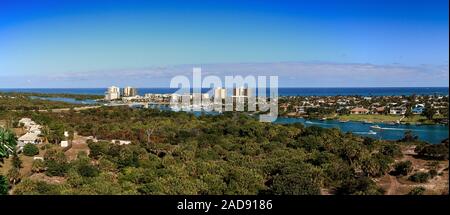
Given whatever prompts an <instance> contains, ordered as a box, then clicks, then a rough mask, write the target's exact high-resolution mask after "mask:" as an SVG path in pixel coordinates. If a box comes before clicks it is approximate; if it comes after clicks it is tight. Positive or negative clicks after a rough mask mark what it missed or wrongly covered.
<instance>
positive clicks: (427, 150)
mask: <svg viewBox="0 0 450 215" xmlns="http://www.w3.org/2000/svg"><path fill="white" fill-rule="evenodd" d="M417 156H418V157H420V158H424V159H431V160H448V156H449V150H448V143H447V144H445V143H441V144H434V145H426V146H424V147H422V148H420V149H419V150H418V152H417Z"/></svg>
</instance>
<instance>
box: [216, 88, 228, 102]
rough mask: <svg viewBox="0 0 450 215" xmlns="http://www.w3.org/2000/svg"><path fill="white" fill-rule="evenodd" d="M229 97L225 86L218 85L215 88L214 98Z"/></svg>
mask: <svg viewBox="0 0 450 215" xmlns="http://www.w3.org/2000/svg"><path fill="white" fill-rule="evenodd" d="M226 97H227V90H226V89H225V88H221V87H218V88H216V89H214V98H220V99H225V98H226Z"/></svg>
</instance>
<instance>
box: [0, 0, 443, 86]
mask: <svg viewBox="0 0 450 215" xmlns="http://www.w3.org/2000/svg"><path fill="white" fill-rule="evenodd" d="M448 6H449V5H448V1H444V0H432V1H425V0H410V1H404V0H398V1H384V0H366V1H357V0H342V1H321V0H319V1H264V0H263V1H234V0H230V1H141V0H133V1H108V3H105V1H99V0H93V1H84V0H78V1H75V0H67V1H56V0H40V1H35V0H31V1H21V0H18V1H10V0H5V1H1V2H0V14H2V15H1V16H0V88H16V87H21V88H27V87H93V88H96V87H108V86H111V85H132V86H136V87H168V86H169V82H170V78H172V77H173V76H175V75H185V74H190V73H191V72H192V67H197V66H200V67H202V68H203V71H204V73H205V74H207V73H211V74H214V75H229V74H234V75H279V76H280V78H279V84H280V87H377V86H379V87H428V86H438V87H441V86H443V87H446V86H448V82H449V75H448V73H449V66H448V58H449V50H448V47H449V43H448V41H449V29H448V24H449V23H448V18H449V17H448V16H449V15H448Z"/></svg>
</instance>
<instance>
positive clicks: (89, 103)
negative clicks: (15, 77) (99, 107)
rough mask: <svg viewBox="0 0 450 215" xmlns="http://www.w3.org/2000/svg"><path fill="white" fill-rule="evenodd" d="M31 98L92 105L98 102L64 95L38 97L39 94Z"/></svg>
mask: <svg viewBox="0 0 450 215" xmlns="http://www.w3.org/2000/svg"><path fill="white" fill-rule="evenodd" d="M30 98H32V99H42V100H48V101H57V102H67V103H72V104H86V105H91V104H96V103H97V102H96V101H95V100H91V99H85V100H77V99H74V98H64V97H49V98H44V97H38V96H30Z"/></svg>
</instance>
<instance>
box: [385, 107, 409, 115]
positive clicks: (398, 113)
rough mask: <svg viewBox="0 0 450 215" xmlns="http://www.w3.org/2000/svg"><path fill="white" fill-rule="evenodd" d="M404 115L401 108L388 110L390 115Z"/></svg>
mask: <svg viewBox="0 0 450 215" xmlns="http://www.w3.org/2000/svg"><path fill="white" fill-rule="evenodd" d="M405 113H406V108H405V107H403V106H400V107H392V108H391V109H390V110H389V114H391V115H404V114H405Z"/></svg>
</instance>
